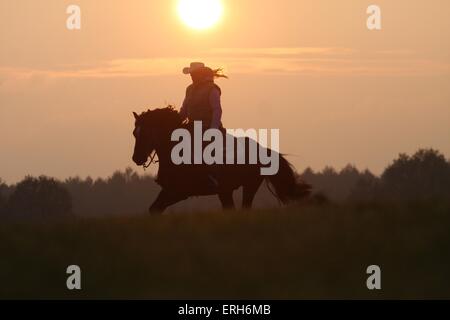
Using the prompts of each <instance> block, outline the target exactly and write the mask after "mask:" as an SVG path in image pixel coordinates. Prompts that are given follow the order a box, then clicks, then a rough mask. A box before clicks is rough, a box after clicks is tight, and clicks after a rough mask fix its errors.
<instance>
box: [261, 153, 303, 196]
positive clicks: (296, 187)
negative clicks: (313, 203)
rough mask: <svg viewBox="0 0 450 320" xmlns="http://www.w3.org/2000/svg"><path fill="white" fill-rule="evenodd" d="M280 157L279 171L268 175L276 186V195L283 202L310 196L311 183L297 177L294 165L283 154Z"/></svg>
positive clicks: (269, 179) (268, 178)
mask: <svg viewBox="0 0 450 320" xmlns="http://www.w3.org/2000/svg"><path fill="white" fill-rule="evenodd" d="M279 159H280V164H279V169H278V172H277V173H276V174H275V175H272V176H267V180H268V181H269V182H270V184H271V185H272V186H273V187H274V188H275V192H274V195H275V196H276V197H277V198H278V200H280V201H281V202H282V203H283V204H287V203H289V202H291V201H295V200H300V199H302V198H306V197H308V196H309V195H310V193H311V185H309V184H307V183H306V182H304V181H302V180H298V179H297V177H296V174H295V171H294V169H293V168H292V165H291V164H290V163H289V162H288V161H287V160H286V159H285V158H284V157H283V156H282V155H281V154H280V158H279ZM267 180H266V181H267Z"/></svg>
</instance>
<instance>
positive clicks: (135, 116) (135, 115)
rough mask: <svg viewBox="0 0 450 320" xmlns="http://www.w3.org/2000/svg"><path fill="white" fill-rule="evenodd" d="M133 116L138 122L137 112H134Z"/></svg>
mask: <svg viewBox="0 0 450 320" xmlns="http://www.w3.org/2000/svg"><path fill="white" fill-rule="evenodd" d="M133 116H134V118H135V119H136V120H137V119H138V118H139V116H138V114H137V113H136V112H134V111H133Z"/></svg>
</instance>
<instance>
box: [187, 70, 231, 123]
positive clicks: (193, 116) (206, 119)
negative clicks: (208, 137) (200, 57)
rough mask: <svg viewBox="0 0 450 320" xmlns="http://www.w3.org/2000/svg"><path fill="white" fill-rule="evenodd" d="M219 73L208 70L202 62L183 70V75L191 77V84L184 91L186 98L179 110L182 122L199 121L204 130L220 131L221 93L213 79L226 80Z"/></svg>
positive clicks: (218, 71) (224, 76)
mask: <svg viewBox="0 0 450 320" xmlns="http://www.w3.org/2000/svg"><path fill="white" fill-rule="evenodd" d="M221 71H222V70H221V69H215V70H213V69H211V68H208V67H206V66H205V64H204V63H202V62H192V63H191V65H190V66H189V67H186V68H184V69H183V73H184V74H190V75H191V79H192V84H191V85H190V86H188V87H187V89H186V97H185V98H184V101H183V105H182V106H181V109H180V117H181V119H182V120H185V119H188V120H189V122H194V121H201V122H202V126H203V128H204V129H209V128H214V129H222V121H221V119H222V106H221V104H220V96H221V94H222V91H221V89H220V87H219V86H218V85H217V84H215V83H214V78H228V77H227V76H226V75H224V74H222V72H221Z"/></svg>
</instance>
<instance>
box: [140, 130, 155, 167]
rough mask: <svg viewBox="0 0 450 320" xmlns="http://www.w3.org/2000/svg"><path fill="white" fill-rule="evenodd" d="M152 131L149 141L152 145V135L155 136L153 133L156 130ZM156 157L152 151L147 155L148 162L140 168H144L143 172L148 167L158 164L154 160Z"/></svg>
mask: <svg viewBox="0 0 450 320" xmlns="http://www.w3.org/2000/svg"><path fill="white" fill-rule="evenodd" d="M152 131H153V132H152V135H151V141H150V142H151V143H153V140H154V135H155V131H156V130H152ZM156 156H157V154H156V150H153V152H151V153H150V155H149V157H150V160H149V161H148V162H146V163H144V164H143V165H142V167H143V168H144V170H145V169H147V168H148V167H150V166H151V165H152V164H153V163H158V162H159V159H157V160H155V157H156Z"/></svg>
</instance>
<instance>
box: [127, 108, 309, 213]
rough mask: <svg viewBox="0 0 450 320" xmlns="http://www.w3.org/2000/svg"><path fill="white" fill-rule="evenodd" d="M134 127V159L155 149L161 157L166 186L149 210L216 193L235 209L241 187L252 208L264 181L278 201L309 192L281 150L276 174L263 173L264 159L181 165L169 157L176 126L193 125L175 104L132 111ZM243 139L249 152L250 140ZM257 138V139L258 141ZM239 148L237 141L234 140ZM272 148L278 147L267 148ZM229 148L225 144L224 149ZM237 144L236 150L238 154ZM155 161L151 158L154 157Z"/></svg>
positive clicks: (159, 177)
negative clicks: (265, 174)
mask: <svg viewBox="0 0 450 320" xmlns="http://www.w3.org/2000/svg"><path fill="white" fill-rule="evenodd" d="M133 114H134V117H135V128H134V131H133V135H134V137H135V139H136V141H135V146H134V154H133V161H134V162H135V163H136V164H137V165H139V166H142V165H145V163H146V162H147V161H148V158H149V157H150V156H151V155H152V154H153V153H156V154H157V156H158V159H159V169H158V174H157V179H156V182H157V183H158V184H159V185H160V186H161V187H162V190H161V192H160V193H159V195H158V197H157V198H156V200H155V201H154V203H153V204H152V205H151V206H150V209H149V211H150V212H151V213H158V212H162V211H164V210H165V209H166V208H167V207H168V206H170V205H172V204H175V203H177V202H179V201H182V200H185V199H187V198H188V197H191V196H199V195H214V194H217V195H218V196H219V199H220V201H221V203H222V206H223V208H225V209H233V208H234V201H233V191H234V190H235V189H237V188H239V187H241V186H242V187H243V201H242V206H243V207H244V208H250V207H251V205H252V202H253V198H254V197H255V194H256V192H257V191H258V188H259V187H260V185H261V183H262V182H263V181H264V180H266V182H269V183H270V184H271V185H272V186H273V188H274V189H275V190H274V192H272V193H273V194H274V195H275V196H276V197H277V198H278V200H279V201H280V202H282V203H288V202H289V201H293V200H298V199H301V198H303V197H306V196H308V195H309V193H310V186H309V185H308V184H306V183H304V182H302V181H297V179H296V175H295V172H294V170H293V169H292V167H291V165H290V164H289V162H288V161H287V160H286V159H285V158H284V157H283V156H282V155H279V170H278V173H277V174H275V175H271V176H263V175H261V173H260V168H261V167H264V165H262V164H259V163H258V164H236V163H237V162H236V161H235V162H233V163H235V164H213V165H206V164H195V165H194V164H180V165H176V164H174V163H173V162H172V159H171V150H172V148H173V147H174V146H175V145H176V144H177V143H178V142H173V141H171V135H172V132H173V130H175V129H178V128H188V130H189V128H190V125H189V124H186V123H182V121H181V119H180V117H179V115H178V112H177V111H176V110H174V109H173V108H172V107H167V108H162V109H155V110H148V111H146V112H143V113H142V114H140V115H137V114H136V113H135V112H133ZM233 139H246V140H245V141H246V142H247V143H245V146H246V149H245V152H246V154H245V155H246V156H247V155H248V151H249V149H248V146H249V143H248V141H249V140H248V139H249V138H236V137H233ZM255 143H256V142H255ZM234 145H235V147H237V145H238V143H237V140H235V143H234ZM269 151H270V152H274V151H272V150H269ZM224 153H226V149H225V152H224ZM236 154H237V152H236V149H235V152H234V155H236ZM152 160H153V157H152V159H151V160H150V161H152Z"/></svg>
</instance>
